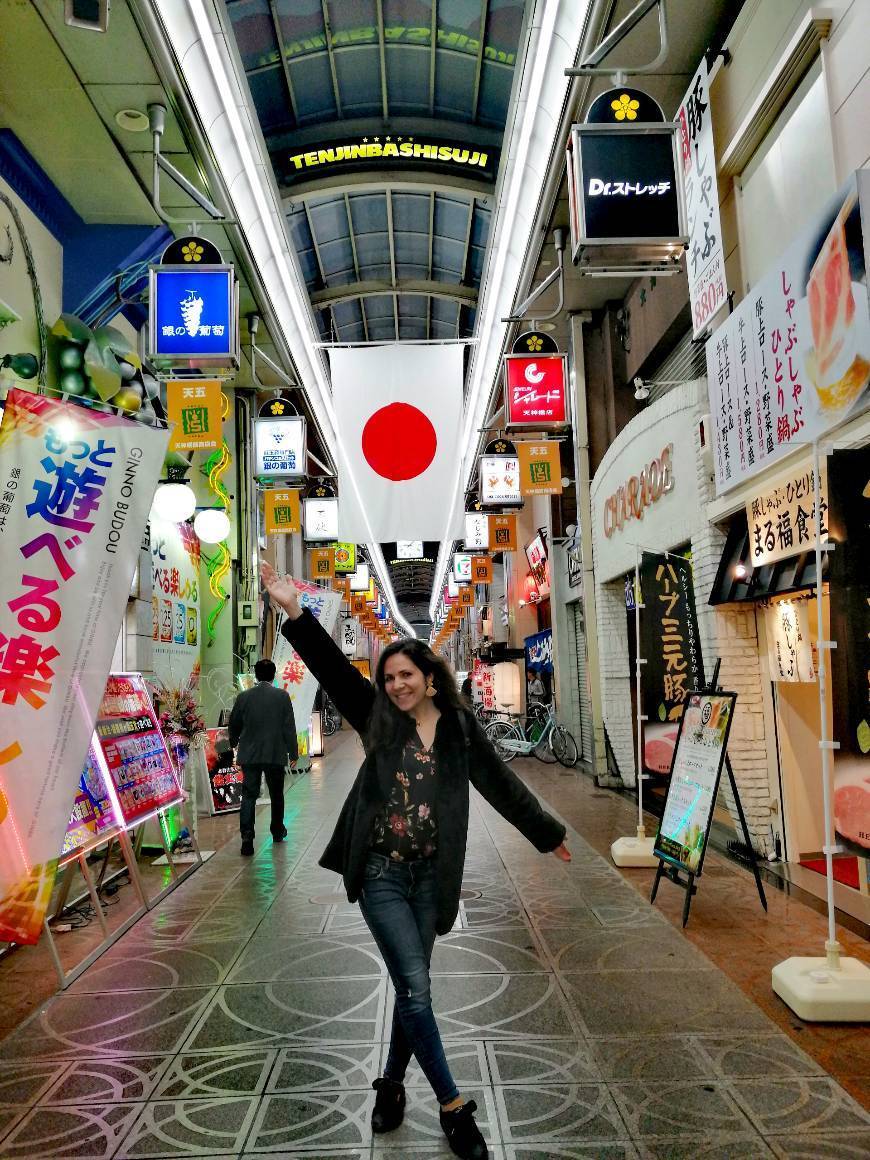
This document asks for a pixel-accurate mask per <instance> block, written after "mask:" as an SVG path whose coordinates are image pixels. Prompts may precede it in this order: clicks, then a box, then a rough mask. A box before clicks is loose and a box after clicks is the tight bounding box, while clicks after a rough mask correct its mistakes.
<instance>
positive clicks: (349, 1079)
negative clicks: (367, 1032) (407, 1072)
mask: <svg viewBox="0 0 870 1160" xmlns="http://www.w3.org/2000/svg"><path fill="white" fill-rule="evenodd" d="M382 1046H383V1045H382V1044H380V1043H376V1044H373V1045H372V1046H369V1045H368V1044H363V1043H344V1044H334V1045H321V1044H318V1043H309V1044H306V1045H305V1046H304V1047H282V1048H281V1049H280V1050H279V1052H278V1057H277V1061H276V1064H275V1067H274V1068H273V1069H272V1074H271V1075H270V1077H269V1083H268V1085H267V1087H266V1090H267V1091H268V1092H297V1091H299V1092H305V1091H317V1090H319V1089H321V1088H324V1089H329V1090H336V1091H338V1090H342V1089H350V1088H370V1087H371V1084H372V1080H373V1079H375V1077H376V1076H377V1075H379V1074H380V1068H379V1066H378V1065H379V1062H380V1057H381V1050H382Z"/></svg>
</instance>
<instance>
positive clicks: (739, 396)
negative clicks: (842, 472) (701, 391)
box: [706, 171, 870, 493]
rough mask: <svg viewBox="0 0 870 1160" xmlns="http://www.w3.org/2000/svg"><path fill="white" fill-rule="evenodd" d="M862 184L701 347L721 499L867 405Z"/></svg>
mask: <svg viewBox="0 0 870 1160" xmlns="http://www.w3.org/2000/svg"><path fill="white" fill-rule="evenodd" d="M868 178H870V174H865V173H864V172H863V171H862V172H860V173H858V174H856V175H853V176H852V178H851V179H850V180H849V181H848V182H847V183H846V184H845V185H844V186H843V188H842V189H841V190H840V191H839V192H838V193H837V194H836V196H835V197H834V198H833V199H832V201H831V202H830V203H829V205H828V207H827V209H826V211H825V213H824V214H822V215H821V216H820V217H819V218H818V219H816V221H815V222H814V223H813V225H812V226H811V227H810V228H809V229H806V230H804V231H803V233H802V234H801V235H800V236H799V237H798V238H797V239H796V240H795V241H794V242H793V243H792V245H791V246H789V248H788V249H787V250H786V251H785V253H784V254H783V255H782V257H781V258H780V260H779V261H778V262H776V263H774V265H773V267H772V269H771V270H770V271H769V272H768V273H767V274H766V275H765V277H764V278H762V280H761V281H760V282H759V283H758V285H757V286H754V287H753V289H752V290H751V291H750V293H749V294H747V295H746V297H745V298H744V299H743V301H742V302H741V303H740V305H739V306H738V307H737V309H736V310H735V311H734V312H733V314H731V315H729V317H728V319H727V321H726V322H724V323H723V324H722V325H721V326H720V327H718V328H717V329H716V330H715V331H714V333H713V335H712V336H711V338H710V339H709V340H708V342H707V345H706V355H707V379H708V383H709V390H710V413H711V416H712V420H713V427H714V432H715V439H714V448H713V456H714V462H715V471H716V490H717V492H719V493H722V492H725V491H728V490H729V489H730V488H732V487H734V486H735V485H736V484H738V483H740V482H742V481H743V480H745V479H749V478H751V477H752V476H753V475H755V474H757V473H758V472H759V471H762V470H763V469H764V468H766V467H769V466H770V465H771V464H772V463H774V462H776V460H777V459H780V458H781V457H782V456H783V455H785V454H786V453H787V452H789V451H792V450H794V448H795V447H798V446H801V445H804V444H807V443H811V442H812V441H813V440H814V439H818V438H820V437H821V436H822V435H824V434H825V433H826V432H828V431H831V430H833V428H834V427H836V426H838V425H839V424H840V423H842V422H843V421H844V420H845V419H847V418H849V417H851V416H852V415H854V414H856V413H857V412H859V411H862V410H864V409H865V408H866V407H867V406H868V404H870V390H868V384H870V310H868V298H867V273H866V268H865V250H864V245H865V238H864V224H863V222H862V204H861V203H863V202H864V201H866V200H868V199H870V181H868ZM859 191H860V193H861V202H860V203H859ZM865 212H866V211H865Z"/></svg>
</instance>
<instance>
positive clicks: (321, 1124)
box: [247, 1091, 374, 1152]
mask: <svg viewBox="0 0 870 1160" xmlns="http://www.w3.org/2000/svg"><path fill="white" fill-rule="evenodd" d="M373 1103H374V1093H373V1092H361V1091H353V1092H335V1091H323V1092H297V1093H294V1094H286V1095H268V1096H266V1098H265V1099H264V1100H263V1101H262V1104H261V1106H260V1108H259V1110H258V1112H257V1117H256V1120H255V1121H254V1125H253V1128H252V1129H251V1134H250V1137H249V1138H248V1142H247V1150H248V1151H249V1152H267V1151H268V1152H278V1151H280V1152H289V1151H290V1150H291V1149H293V1148H294V1147H296V1148H300V1147H305V1148H319V1149H321V1150H322V1149H325V1148H329V1147H333V1146H334V1147H340V1146H345V1147H365V1146H367V1145H368V1144H369V1143H370V1141H371V1128H370V1126H369V1117H370V1115H371V1107H372V1104H373Z"/></svg>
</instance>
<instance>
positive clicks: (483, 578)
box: [471, 556, 492, 584]
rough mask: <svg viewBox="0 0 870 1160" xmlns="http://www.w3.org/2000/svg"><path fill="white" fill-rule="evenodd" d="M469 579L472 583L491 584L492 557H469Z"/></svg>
mask: <svg viewBox="0 0 870 1160" xmlns="http://www.w3.org/2000/svg"><path fill="white" fill-rule="evenodd" d="M471 579H472V582H473V583H474V584H492V558H491V557H490V556H472V557H471Z"/></svg>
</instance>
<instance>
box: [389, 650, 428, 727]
mask: <svg viewBox="0 0 870 1160" xmlns="http://www.w3.org/2000/svg"><path fill="white" fill-rule="evenodd" d="M384 689H385V690H386V694H387V696H388V697H389V698H390V700H391V701H392V702H393V704H394V705H395V706H396V708H397V709H401V710H402V712H403V713H410V714H412V715H413V714H414V713H415V712H416V711H417V709H418V708H419V706H420V704H421V703H422V702H423V700H424V699H425V697H426V677H425V676H424V674H423V673H422V671H421V670H420V669H418V668H417V666H416V665H415V664H414V662H413V661H412V660H411V658H410V657H409V656H407V655H406V654H405V653H401V652H397V653H393V655H392V656H391V657H388V658H387V662H386V664H385V665H384Z"/></svg>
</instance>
